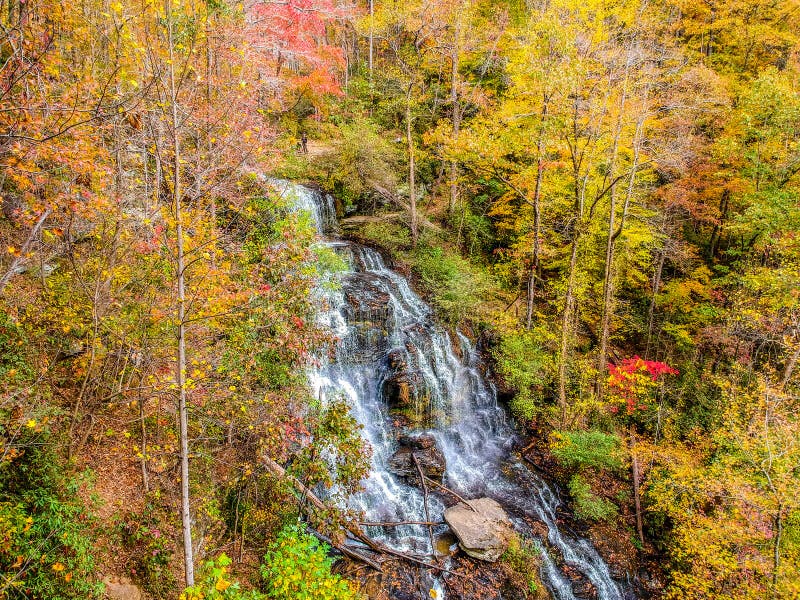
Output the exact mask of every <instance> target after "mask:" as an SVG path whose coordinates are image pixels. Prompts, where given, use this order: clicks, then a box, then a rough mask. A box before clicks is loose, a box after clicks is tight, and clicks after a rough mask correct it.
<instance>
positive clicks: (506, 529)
mask: <svg viewBox="0 0 800 600" xmlns="http://www.w3.org/2000/svg"><path fill="white" fill-rule="evenodd" d="M468 502H469V505H467V504H465V503H463V502H460V503H458V504H456V505H455V506H451V507H450V508H448V509H447V510H446V511H444V520H445V521H447V524H448V525H449V526H450V529H452V530H453V533H454V534H455V536H456V537H457V538H458V545H459V546H460V547H461V549H462V550H463V551H464V552H466V553H467V555H469V556H471V557H473V558H477V559H479V560H485V561H489V562H494V561H496V560H497V559H498V558H500V556H502V554H503V552H505V551H506V548H508V542H509V539H510V537H511V533H512V529H511V522H510V521H509V519H508V515H507V514H506V511H505V510H503V507H502V506H500V504H498V503H497V502H496V501H494V500H492V499H491V498H478V499H476V500H468Z"/></svg>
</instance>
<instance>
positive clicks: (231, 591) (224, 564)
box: [180, 553, 267, 600]
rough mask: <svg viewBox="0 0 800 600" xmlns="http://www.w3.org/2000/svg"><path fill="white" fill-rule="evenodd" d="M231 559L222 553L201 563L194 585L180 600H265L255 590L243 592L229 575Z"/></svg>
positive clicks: (239, 585)
mask: <svg viewBox="0 0 800 600" xmlns="http://www.w3.org/2000/svg"><path fill="white" fill-rule="evenodd" d="M230 565H231V559H230V558H228V557H227V556H226V555H225V554H224V553H223V554H220V555H219V557H217V558H216V559H211V560H209V561H206V562H205V563H203V566H202V567H200V572H199V573H198V576H197V579H196V581H195V584H194V585H193V586H191V587H188V588H186V589H185V590H183V592H182V593H181V595H180V600H266V598H267V596H265V595H264V594H263V593H261V592H259V591H257V590H243V589H242V587H241V584H240V583H239V582H238V581H234V580H233V579H232V578H231V575H230Z"/></svg>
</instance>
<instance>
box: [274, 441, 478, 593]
mask: <svg viewBox="0 0 800 600" xmlns="http://www.w3.org/2000/svg"><path fill="white" fill-rule="evenodd" d="M262 461H263V462H264V465H265V466H266V467H267V470H268V471H269V472H270V473H272V474H273V475H275V476H276V477H277V478H279V479H283V480H285V481H288V482H289V483H290V484H291V485H292V487H294V488H295V489H296V490H297V491H298V492H300V494H302V496H303V497H304V498H305V499H306V500H308V501H309V502H310V503H311V504H312V505H313V506H314V507H315V508H317V509H318V510H325V508H326V507H325V503H324V502H322V500H320V499H319V498H318V497H317V496H316V494H314V492H312V491H311V490H310V489H308V487H306V485H305V484H303V482H301V481H300V480H299V479H297V477H294V476H292V475H289V474H288V473H287V472H286V469H284V468H283V467H282V466H280V465H279V464H278V463H276V462H275V461H274V460H272V459H271V458H269V457H268V456H262ZM429 481H430V480H429ZM445 489H446V488H445ZM448 491H450V490H448ZM452 493H453V494H455V492H452ZM473 510H474V509H473ZM345 528H346V529H347V531H348V533H350V535H352V536H353V537H354V538H355V539H356V540H358V541H360V542H362V543H363V544H365V545H366V546H367V547H369V548H370V549H371V550H372V551H374V552H377V553H378V554H388V555H390V556H395V557H397V558H402V559H403V560H407V561H409V562H412V563H416V564H418V565H422V566H423V567H428V568H429V569H436V570H437V571H441V572H442V573H447V574H449V575H455V576H456V577H464V578H466V579H469V577H468V576H467V575H464V574H462V573H457V572H455V571H450V570H449V569H445V568H444V567H440V566H439V565H435V564H433V563H430V562H427V561H424V560H422V559H419V558H415V557H413V556H410V555H408V554H405V553H403V552H399V551H397V550H392V549H391V548H389V547H387V546H384V545H383V544H381V543H380V542H377V541H375V540H373V539H372V538H371V537H369V536H368V535H367V534H365V533H364V532H363V531H362V530H361V527H359V526H358V524H356V523H349V522H348V523H346V524H345ZM331 545H332V546H333V547H334V548H336V549H337V550H339V551H340V552H342V554H347V553H348V552H349V553H352V554H353V558H356V559H358V560H362V561H363V559H364V558H365V557H364V556H363V555H362V554H361V553H359V552H356V551H355V550H352V549H350V548H347V547H346V546H344V545H343V544H334V543H333V542H332V541H331ZM343 548H344V550H343ZM364 562H365V564H369V565H370V566H373V565H372V564H370V563H368V562H366V561H364ZM373 563H374V568H376V569H377V570H378V571H381V572H382V571H383V569H382V568H381V566H380V564H378V563H376V562H375V561H373Z"/></svg>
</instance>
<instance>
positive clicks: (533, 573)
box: [500, 535, 548, 599]
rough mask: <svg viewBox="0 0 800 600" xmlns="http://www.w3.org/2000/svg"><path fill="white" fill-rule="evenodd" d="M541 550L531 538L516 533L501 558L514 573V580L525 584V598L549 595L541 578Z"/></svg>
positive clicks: (523, 595)
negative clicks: (527, 538)
mask: <svg viewBox="0 0 800 600" xmlns="http://www.w3.org/2000/svg"><path fill="white" fill-rule="evenodd" d="M540 552H541V550H540V549H539V548H537V547H536V546H534V544H533V542H531V541H530V540H526V539H524V538H521V537H520V536H518V535H514V536H512V538H511V540H510V542H509V544H508V548H507V549H506V551H505V552H504V553H503V556H502V557H501V559H500V560H501V561H502V562H503V563H505V564H506V565H508V567H509V568H510V569H511V571H512V572H513V573H514V582H515V583H518V584H520V585H521V586H524V591H523V594H522V597H524V598H530V599H533V598H540V597H542V598H546V597H548V596H547V593H546V590H545V588H544V586H543V585H542V582H541V580H540V579H539V567H540V566H541V560H540V558H539V554H540Z"/></svg>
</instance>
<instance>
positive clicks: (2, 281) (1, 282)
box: [0, 208, 51, 292]
mask: <svg viewBox="0 0 800 600" xmlns="http://www.w3.org/2000/svg"><path fill="white" fill-rule="evenodd" d="M50 212H51V211H50V209H49V208H47V209H45V211H44V212H43V213H42V214H41V215H39V218H38V219H37V220H36V224H35V225H34V226H33V229H31V232H30V233H29V234H28V238H27V239H26V240H25V243H23V244H22V248H20V249H19V253H18V254H17V256H16V258H14V260H13V261H11V265H10V266H9V267H8V270H7V271H6V272H5V274H4V275H3V276H2V277H0V292H2V291H3V289H4V288H5V287H6V285H7V284H8V282H9V280H10V279H11V278H12V277H13V276H14V274H15V273H16V272H17V268H18V267H19V266H20V265H21V264H22V263H23V261H24V260H25V255H26V254H27V253H28V250H29V249H30V247H31V244H33V242H34V240H35V239H36V236H37V235H38V234H39V230H40V229H41V228H42V225H44V222H45V221H46V220H47V217H49V216H50Z"/></svg>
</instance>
